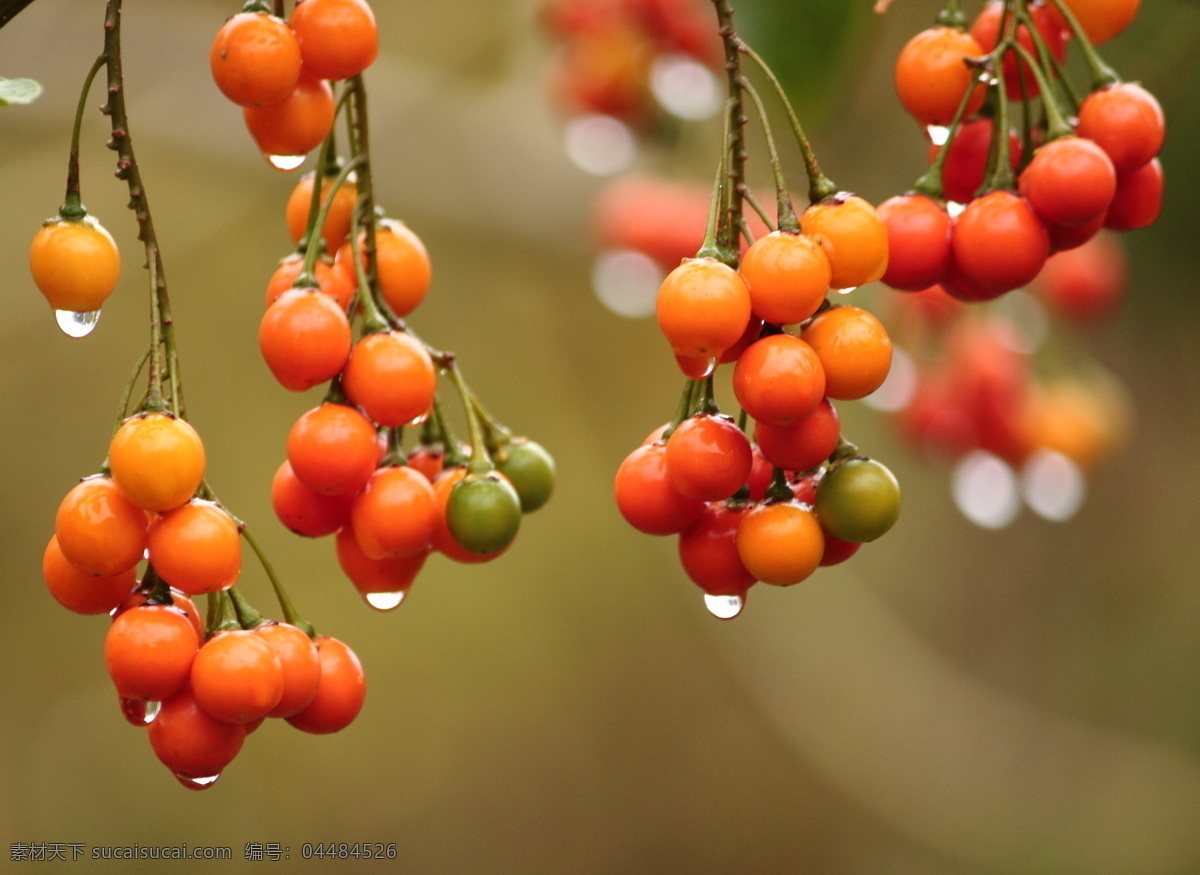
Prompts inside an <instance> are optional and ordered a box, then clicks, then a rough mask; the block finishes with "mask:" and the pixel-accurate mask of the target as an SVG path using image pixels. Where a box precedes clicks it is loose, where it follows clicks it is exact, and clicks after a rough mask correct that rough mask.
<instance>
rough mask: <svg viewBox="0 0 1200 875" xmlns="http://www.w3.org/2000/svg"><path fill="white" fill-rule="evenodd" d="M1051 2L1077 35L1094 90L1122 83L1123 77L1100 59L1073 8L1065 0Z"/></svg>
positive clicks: (1051, 0) (1052, 0)
mask: <svg viewBox="0 0 1200 875" xmlns="http://www.w3.org/2000/svg"><path fill="white" fill-rule="evenodd" d="M1050 2H1051V3H1053V4H1054V6H1055V8H1057V9H1058V11H1059V12H1060V13H1062V17H1063V18H1064V19H1065V20H1066V22H1067V24H1068V25H1070V28H1071V33H1073V34H1075V38H1076V39H1078V40H1079V47H1080V49H1081V50H1082V51H1083V58H1084V60H1085V61H1086V62H1087V65H1088V69H1089V70H1090V71H1091V73H1092V90H1093V91H1099V90H1100V89H1101V88H1105V87H1107V86H1109V85H1115V84H1116V83H1118V82H1120V81H1121V77H1120V76H1118V75H1117V72H1116V70H1114V69H1113V68H1112V67H1110V66H1108V64H1106V63H1104V60H1103V59H1102V58H1101V57H1100V53H1099V52H1097V51H1096V47H1095V46H1093V45H1092V43H1091V40H1089V39H1088V36H1087V33H1086V32H1085V31H1084V29H1083V26H1082V25H1081V24H1080V23H1079V19H1077V18H1076V17H1075V13H1074V12H1072V11H1071V7H1069V6H1068V5H1067V4H1066V3H1064V2H1063V0H1050Z"/></svg>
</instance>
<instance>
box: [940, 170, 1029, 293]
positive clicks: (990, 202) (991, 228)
mask: <svg viewBox="0 0 1200 875" xmlns="http://www.w3.org/2000/svg"><path fill="white" fill-rule="evenodd" d="M950 244H951V249H952V251H953V254H954V264H955V265H957V266H958V267H959V268H960V269H961V270H962V272H963V274H965V275H966V277H967V278H968V279H969V280H972V281H974V282H975V283H977V284H978V285H979V286H980V287H982V288H983V289H986V290H988V291H989V292H995V293H996V294H1000V293H1003V292H1006V291H1009V290H1011V289H1016V288H1020V287H1021V286H1023V285H1025V284H1026V283H1028V282H1029V281H1030V280H1032V279H1033V278H1034V277H1035V276H1037V275H1038V272H1039V271H1040V270H1041V269H1042V265H1044V264H1045V263H1046V257H1047V256H1048V255H1049V254H1050V236H1049V234H1048V233H1047V232H1046V226H1045V225H1044V224H1043V223H1042V221H1041V220H1040V219H1039V218H1038V217H1037V214H1036V213H1034V211H1033V208H1032V207H1031V206H1030V205H1029V202H1028V201H1026V200H1025V199H1024V198H1021V197H1018V196H1017V195H1015V194H1013V193H1012V192H1008V191H993V192H991V193H990V194H986V195H984V196H983V197H980V198H976V199H975V200H973V201H972V202H971V203H970V204H968V205H967V208H966V209H965V210H963V212H962V213H961V214H960V215H959V216H958V218H957V219H956V220H955V223H954V231H953V233H952V235H951V238H950Z"/></svg>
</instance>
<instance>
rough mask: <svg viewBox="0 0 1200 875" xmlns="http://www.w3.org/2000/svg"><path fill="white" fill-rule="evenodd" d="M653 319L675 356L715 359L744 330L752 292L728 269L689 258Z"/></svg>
mask: <svg viewBox="0 0 1200 875" xmlns="http://www.w3.org/2000/svg"><path fill="white" fill-rule="evenodd" d="M655 316H656V318H657V320H658V327H659V328H660V329H661V330H662V333H663V334H664V335H665V336H666V338H667V342H668V343H669V344H670V345H671V349H672V350H673V351H674V352H675V354H676V355H683V356H696V357H703V358H717V357H718V356H720V355H721V353H723V352H724V351H725V350H726V349H728V348H729V347H731V346H733V345H734V344H735V343H736V342H737V341H738V340H739V339H740V338H741V336H742V333H743V332H744V331H745V330H746V324H747V323H748V322H749V321H750V291H749V289H747V288H746V283H745V281H744V280H743V279H742V278H741V276H740V275H739V274H738V272H737V271H735V270H734V269H733V268H731V267H729V266H728V265H726V264H722V263H721V262H719V261H717V260H716V259H715V258H691V259H688V260H687V261H685V262H683V263H682V264H681V265H679V267H677V268H675V269H674V270H673V271H671V272H670V273H669V274H667V277H666V279H664V280H663V282H662V285H661V286H659V289H658V298H657V302H656V304H655Z"/></svg>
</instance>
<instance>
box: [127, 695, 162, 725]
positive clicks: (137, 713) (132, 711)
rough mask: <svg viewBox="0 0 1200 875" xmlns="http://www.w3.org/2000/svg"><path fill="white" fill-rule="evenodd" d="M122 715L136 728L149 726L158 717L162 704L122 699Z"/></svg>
mask: <svg viewBox="0 0 1200 875" xmlns="http://www.w3.org/2000/svg"><path fill="white" fill-rule="evenodd" d="M120 705H121V714H122V716H124V717H125V719H126V720H127V721H128V722H129V723H131V724H133V725H134V726H149V725H150V724H151V723H153V722H154V718H155V717H157V716H158V709H159V706H160V705H161V703H160V702H144V701H142V700H140V699H126V698H125V697H124V696H122V697H121V699H120Z"/></svg>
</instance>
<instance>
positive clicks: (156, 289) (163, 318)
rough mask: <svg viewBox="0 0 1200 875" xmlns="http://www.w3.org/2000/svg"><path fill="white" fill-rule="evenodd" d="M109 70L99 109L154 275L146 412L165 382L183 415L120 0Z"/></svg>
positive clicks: (109, 18)
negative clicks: (137, 138) (128, 95)
mask: <svg viewBox="0 0 1200 875" xmlns="http://www.w3.org/2000/svg"><path fill="white" fill-rule="evenodd" d="M103 56H104V57H105V59H106V65H107V67H108V100H107V102H106V103H105V104H104V106H103V107H101V109H100V111H101V112H102V113H104V114H105V115H107V116H109V117H110V118H111V119H112V138H111V139H110V140H109V141H108V144H107V145H108V148H110V149H112V150H113V151H115V152H116V153H117V171H116V175H117V178H118V179H122V180H125V182H126V183H127V185H128V187H129V208H130V209H132V210H133V212H134V216H136V218H137V222H138V239H139V240H141V241H142V244H143V246H144V247H145V251H146V268H147V270H148V271H149V273H150V349H151V353H150V360H149V365H148V368H147V375H146V376H147V382H148V384H149V385H148V387H147V389H146V401H145V404H144V409H147V410H163V409H166V408H167V404H166V403H165V402H164V399H163V381H164V380H165V381H166V382H167V384H168V386H169V387H170V395H171V398H170V411H171V413H173V414H174V415H176V416H179V417H183V416H184V406H183V398H182V386H181V384H180V380H179V367H178V364H179V363H178V356H177V354H176V351H175V334H174V329H173V328H172V319H171V307H170V299H169V298H168V297H167V281H166V277H165V276H164V271H163V262H162V254H161V252H160V251H159V247H158V237H157V236H156V235H155V233H154V221H153V219H152V218H151V217H150V202H149V200H148V199H147V197H146V190H145V186H144V185H143V184H142V175H141V171H140V169H139V168H138V163H137V158H136V157H135V156H134V154H133V139H132V137H131V136H130V132H129V118H128V115H127V113H126V111H125V87H124V75H123V73H122V67H121V0H108V8H107V11H106V14H105V18H104V55H103Z"/></svg>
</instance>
